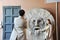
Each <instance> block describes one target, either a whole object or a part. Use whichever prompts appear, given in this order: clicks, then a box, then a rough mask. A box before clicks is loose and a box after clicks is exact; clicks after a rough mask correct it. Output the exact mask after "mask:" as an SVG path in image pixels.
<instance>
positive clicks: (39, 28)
mask: <svg viewBox="0 0 60 40" xmlns="http://www.w3.org/2000/svg"><path fill="white" fill-rule="evenodd" d="M46 21H47V20H45V19H43V18H32V19H31V20H30V21H29V28H30V29H31V35H32V40H46V38H47V37H48V32H46V31H45V28H46V25H47V23H46Z"/></svg>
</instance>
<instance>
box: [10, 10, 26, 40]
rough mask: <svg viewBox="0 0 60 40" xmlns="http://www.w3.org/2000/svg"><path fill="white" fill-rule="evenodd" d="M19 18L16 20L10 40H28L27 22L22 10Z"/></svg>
mask: <svg viewBox="0 0 60 40" xmlns="http://www.w3.org/2000/svg"><path fill="white" fill-rule="evenodd" d="M19 15H20V16H19V17H17V18H15V19H14V28H13V31H12V34H11V37H10V40H26V36H25V28H26V20H25V18H24V15H25V11H24V10H23V9H22V10H20V11H19Z"/></svg>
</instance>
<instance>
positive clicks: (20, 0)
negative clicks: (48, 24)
mask: <svg viewBox="0 0 60 40" xmlns="http://www.w3.org/2000/svg"><path fill="white" fill-rule="evenodd" d="M3 6H21V7H22V8H23V9H24V10H25V11H27V10H29V9H32V8H45V9H47V10H49V11H50V12H51V14H52V15H53V16H54V19H56V16H55V11H56V10H55V7H56V6H55V3H49V4H47V3H45V0H0V22H1V21H2V18H3Z"/></svg>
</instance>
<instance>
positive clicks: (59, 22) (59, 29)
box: [58, 3, 60, 40]
mask: <svg viewBox="0 0 60 40" xmlns="http://www.w3.org/2000/svg"><path fill="white" fill-rule="evenodd" d="M58 34H59V40H60V3H58Z"/></svg>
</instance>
